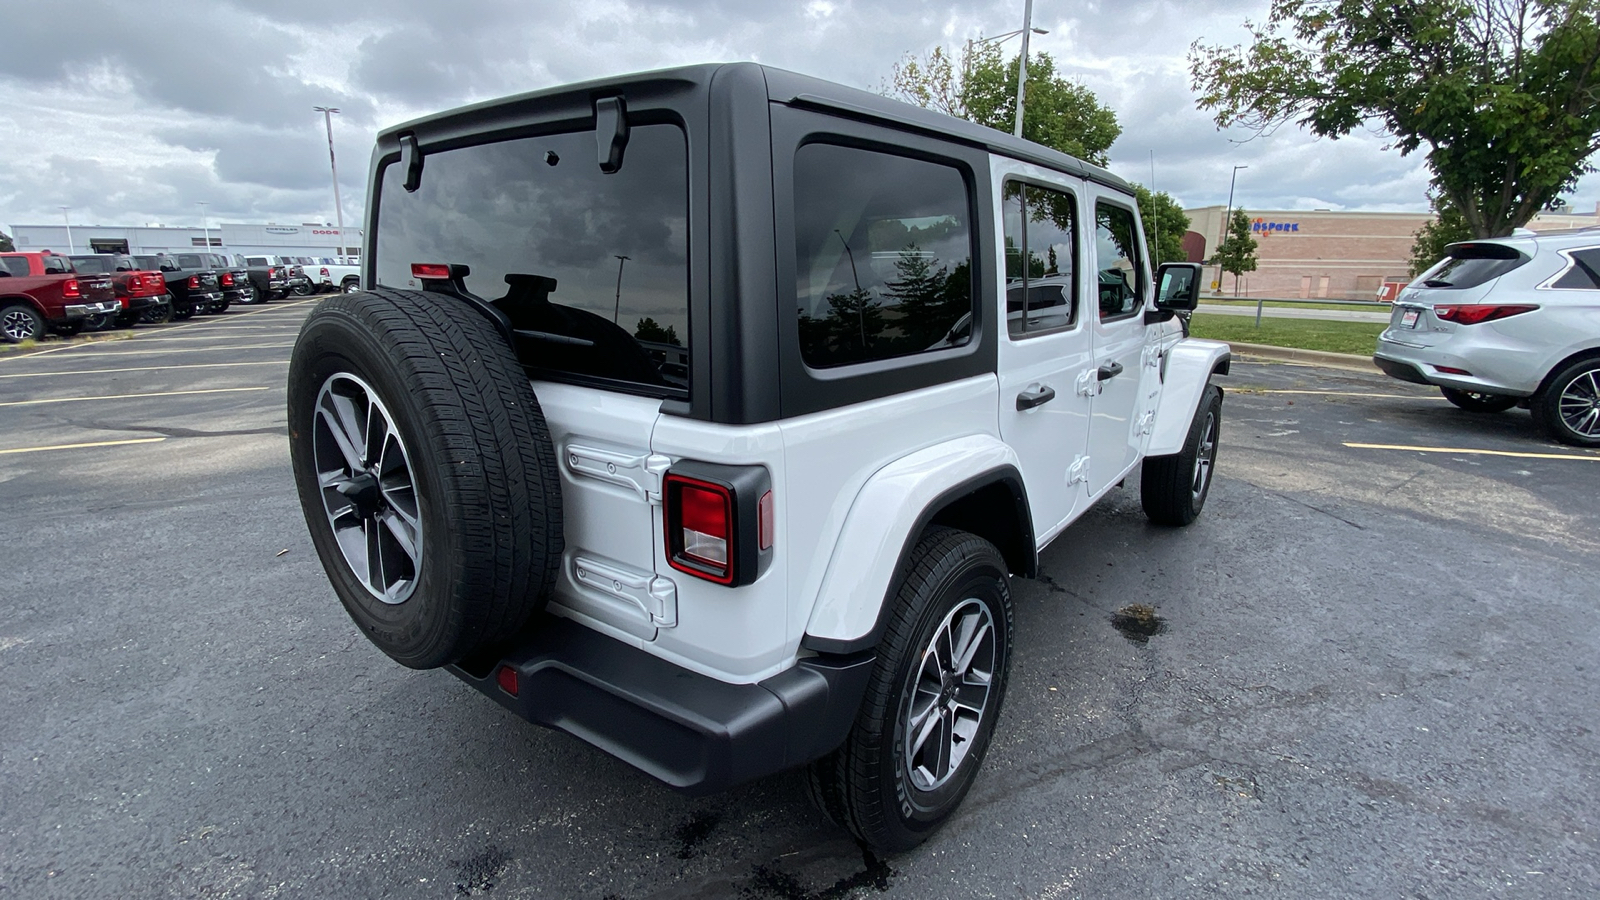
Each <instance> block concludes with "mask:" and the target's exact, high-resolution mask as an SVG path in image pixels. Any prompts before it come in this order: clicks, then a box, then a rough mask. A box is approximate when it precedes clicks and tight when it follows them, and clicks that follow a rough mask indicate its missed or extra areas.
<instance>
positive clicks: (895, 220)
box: [794, 144, 973, 368]
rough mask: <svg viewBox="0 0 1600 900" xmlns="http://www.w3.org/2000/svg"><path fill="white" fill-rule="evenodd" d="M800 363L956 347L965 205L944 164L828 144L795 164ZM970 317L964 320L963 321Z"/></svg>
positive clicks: (965, 262)
mask: <svg viewBox="0 0 1600 900" xmlns="http://www.w3.org/2000/svg"><path fill="white" fill-rule="evenodd" d="M794 167H795V168H794V208H795V214H794V218H795V221H794V229H795V245H796V246H795V301H796V306H797V314H798V315H799V318H800V355H801V358H802V359H804V360H805V362H806V365H808V366H812V367H814V368H825V367H828V366H840V365H847V364H849V363H859V362H868V361H871V360H879V359H889V358H892V357H896V356H906V355H909V354H913V353H920V352H923V351H925V350H937V349H944V348H948V347H959V346H962V345H965V344H966V343H968V342H969V341H970V340H971V339H972V338H971V329H970V328H961V327H958V326H959V325H960V323H961V320H962V318H963V317H964V316H969V315H970V314H971V313H972V311H973V290H972V229H971V223H970V222H969V221H968V218H969V214H970V209H971V204H970V202H969V192H968V189H967V182H966V179H965V178H963V177H962V175H961V172H960V171H959V170H957V169H956V168H954V167H952V166H946V165H941V164H939V163H933V162H927V161H924V160H917V159H910V158H907V157H902V156H892V155H890V154H887V153H881V152H877V151H873V150H861V149H857V148H854V147H842V146H837V145H834V144H806V145H804V146H802V147H801V148H800V149H799V150H798V151H796V153H795V159H794ZM969 321H970V320H969Z"/></svg>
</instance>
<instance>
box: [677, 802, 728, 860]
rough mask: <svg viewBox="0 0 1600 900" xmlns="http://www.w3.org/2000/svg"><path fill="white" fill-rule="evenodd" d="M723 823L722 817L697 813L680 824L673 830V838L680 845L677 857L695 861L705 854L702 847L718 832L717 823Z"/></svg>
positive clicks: (703, 812)
mask: <svg viewBox="0 0 1600 900" xmlns="http://www.w3.org/2000/svg"><path fill="white" fill-rule="evenodd" d="M721 821H722V816H720V815H718V814H716V813H714V812H705V811H701V812H697V813H695V814H694V815H691V816H690V817H689V818H687V819H685V820H683V821H682V822H679V823H678V824H677V825H676V826H674V827H673V829H672V837H673V839H674V840H676V841H677V842H678V844H679V847H678V852H677V857H678V858H679V859H694V858H695V857H696V856H700V855H702V854H704V853H705V850H703V849H702V848H701V845H702V844H704V843H705V842H706V840H707V839H708V838H710V837H711V833H712V832H713V831H716V830H717V823H719V822H721Z"/></svg>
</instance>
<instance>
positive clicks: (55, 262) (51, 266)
mask: <svg viewBox="0 0 1600 900" xmlns="http://www.w3.org/2000/svg"><path fill="white" fill-rule="evenodd" d="M44 271H45V273H46V274H48V275H65V274H66V273H68V272H71V271H72V265H71V264H70V263H68V262H67V258H66V257H65V256H46V257H45V258H44Z"/></svg>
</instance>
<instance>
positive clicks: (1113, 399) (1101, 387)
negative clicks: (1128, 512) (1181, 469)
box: [1088, 188, 1158, 497]
mask: <svg viewBox="0 0 1600 900" xmlns="http://www.w3.org/2000/svg"><path fill="white" fill-rule="evenodd" d="M1093 229H1094V232H1093V233H1094V241H1093V250H1094V257H1093V259H1094V262H1093V266H1094V269H1093V271H1094V273H1095V278H1094V285H1095V287H1094V290H1095V295H1096V300H1097V302H1096V303H1094V304H1093V305H1092V307H1091V310H1090V315H1089V317H1088V318H1089V319H1090V320H1091V328H1090V331H1091V333H1092V335H1093V352H1094V366H1095V369H1096V379H1097V382H1098V391H1097V392H1096V394H1095V397H1094V402H1093V413H1092V416H1091V423H1090V426H1089V460H1090V462H1089V483H1088V492H1089V496H1091V497H1094V496H1097V495H1099V494H1100V493H1102V492H1103V491H1105V490H1106V489H1107V488H1108V487H1110V486H1111V485H1112V484H1113V483H1115V482H1117V481H1118V480H1120V479H1121V478H1122V477H1123V476H1124V475H1126V474H1127V472H1128V469H1130V468H1131V467H1132V466H1133V465H1134V463H1136V462H1137V461H1138V459H1139V453H1140V450H1141V449H1142V445H1143V441H1144V437H1145V434H1146V433H1147V432H1148V430H1149V425H1150V419H1151V417H1152V415H1153V412H1154V400H1155V398H1154V397H1152V396H1150V395H1151V393H1152V391H1151V389H1150V386H1149V385H1148V384H1147V383H1146V380H1147V373H1146V369H1147V368H1148V365H1147V364H1148V363H1149V362H1150V358H1151V354H1152V352H1155V351H1154V350H1152V349H1147V344H1149V343H1150V342H1149V336H1150V335H1149V332H1150V331H1151V329H1149V328H1147V327H1146V326H1145V323H1144V311H1145V298H1146V297H1147V296H1148V295H1149V293H1150V289H1149V285H1150V270H1149V268H1148V266H1147V265H1146V263H1145V243H1144V235H1143V233H1142V232H1141V231H1140V228H1139V216H1138V213H1137V212H1136V211H1135V209H1134V206H1133V202H1132V199H1131V198H1129V197H1127V196H1126V195H1124V194H1120V193H1116V192H1112V191H1107V190H1101V189H1098V188H1097V189H1096V190H1095V197H1094V221H1093ZM1157 349H1158V348H1157Z"/></svg>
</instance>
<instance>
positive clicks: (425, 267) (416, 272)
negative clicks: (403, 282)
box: [411, 263, 450, 281]
mask: <svg viewBox="0 0 1600 900" xmlns="http://www.w3.org/2000/svg"><path fill="white" fill-rule="evenodd" d="M411 277H412V278H415V279H417V280H419V281H420V280H422V279H424V278H426V279H428V280H429V281H444V280H447V279H449V277H450V267H449V266H447V265H445V264H444V263H412V264H411Z"/></svg>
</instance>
